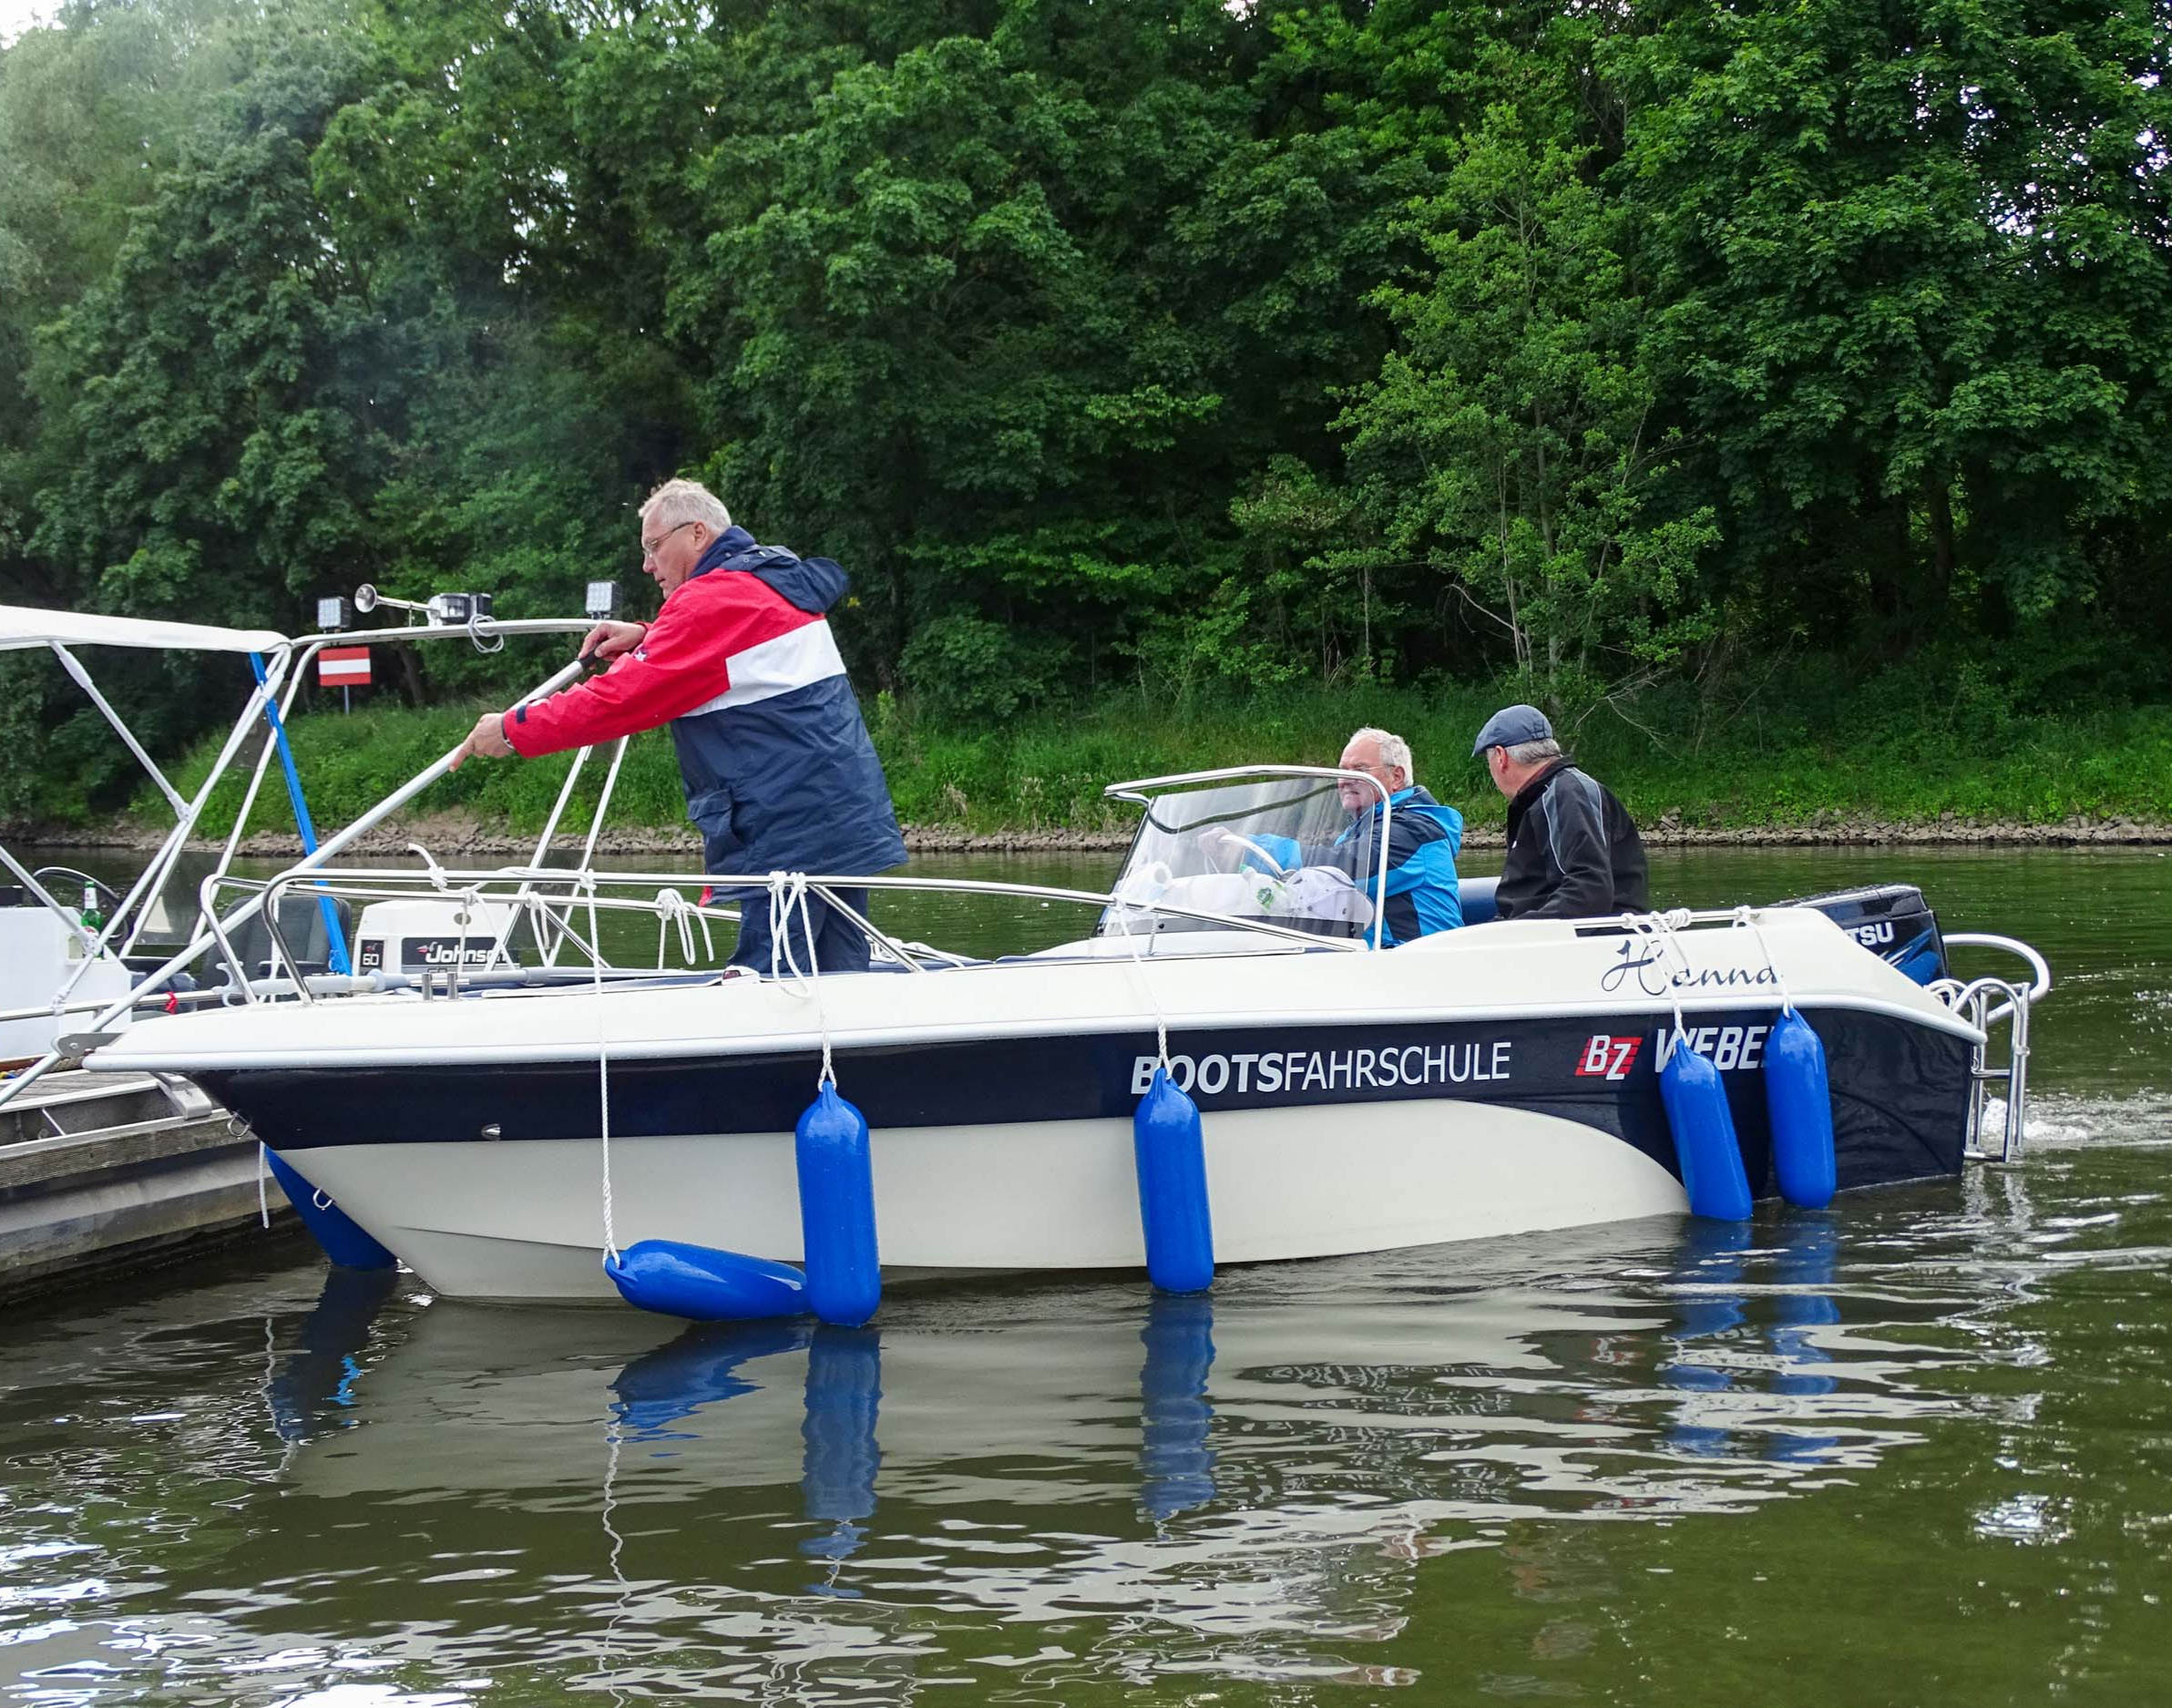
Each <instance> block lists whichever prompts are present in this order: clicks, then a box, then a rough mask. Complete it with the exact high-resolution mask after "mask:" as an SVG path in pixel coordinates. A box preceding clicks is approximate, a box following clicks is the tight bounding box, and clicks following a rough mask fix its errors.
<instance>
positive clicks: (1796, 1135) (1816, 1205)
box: [1765, 1008, 1839, 1210]
mask: <svg viewBox="0 0 2172 1708" xmlns="http://www.w3.org/2000/svg"><path fill="white" fill-rule="evenodd" d="M1765 1107H1766V1111H1767V1117H1768V1119H1769V1120H1770V1121H1771V1123H1772V1168H1773V1172H1774V1173H1776V1174H1777V1175H1778V1176H1779V1182H1780V1196H1781V1197H1783V1198H1785V1199H1786V1200H1787V1201H1788V1202H1789V1203H1791V1204H1798V1205H1800V1206H1801V1207H1802V1208H1803V1209H1805V1210H1822V1209H1824V1208H1825V1206H1826V1205H1828V1204H1829V1203H1830V1202H1832V1197H1833V1193H1834V1192H1835V1191H1837V1190H1838V1188H1839V1159H1838V1156H1837V1154H1836V1147H1835V1145H1834V1142H1833V1117H1832V1089H1831V1088H1830V1087H1829V1085H1828V1084H1827V1082H1826V1077H1825V1046H1824V1045H1823V1044H1822V1043H1820V1042H1819V1038H1818V1034H1817V1033H1816V1032H1814V1031H1812V1030H1811V1029H1810V1023H1809V1022H1808V1020H1806V1019H1804V1018H1802V1016H1801V1015H1799V1014H1798V1013H1797V1012H1796V1011H1795V1010H1794V1009H1792V1008H1790V1009H1788V1012H1787V1013H1785V1014H1783V1015H1782V1016H1780V1020H1779V1024H1778V1026H1776V1027H1774V1028H1772V1036H1771V1037H1770V1038H1767V1039H1766V1041H1765Z"/></svg>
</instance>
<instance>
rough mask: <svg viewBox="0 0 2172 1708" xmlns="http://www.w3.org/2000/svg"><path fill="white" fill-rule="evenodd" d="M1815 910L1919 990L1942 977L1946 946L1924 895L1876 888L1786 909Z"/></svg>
mask: <svg viewBox="0 0 2172 1708" xmlns="http://www.w3.org/2000/svg"><path fill="white" fill-rule="evenodd" d="M1787 905H1788V906H1790V907H1815V908H1816V909H1817V910H1818V911H1819V913H1821V914H1823V915H1825V916H1826V917H1827V918H1828V919H1830V920H1831V921H1832V922H1833V923H1834V924H1835V925H1837V926H1839V927H1840V929H1841V930H1843V931H1845V932H1846V933H1847V934H1848V935H1849V936H1851V937H1853V938H1854V939H1855V940H1856V941H1857V942H1858V943H1860V944H1861V945H1862V946H1863V947H1865V948H1866V949H1869V950H1870V953H1871V954H1873V955H1875V956H1879V957H1880V959H1881V960H1885V961H1888V962H1890V964H1891V965H1893V966H1895V967H1899V968H1900V970H1901V971H1902V972H1903V973H1906V974H1907V975H1908V976H1909V977H1911V978H1912V979H1914V980H1915V981H1916V983H1917V984H1919V985H1928V984H1929V983H1931V980H1932V979H1934V978H1943V977H1946V944H1945V939H1944V938H1943V937H1941V936H1939V934H1938V916H1937V915H1935V914H1933V913H1932V912H1931V904H1930V903H1929V902H1926V901H1925V900H1924V899H1923V892H1922V891H1921V890H1920V889H1918V888H1916V886H1915V885H1912V884H1878V885H1871V886H1870V887H1869V888H1867V889H1860V890H1835V891H1834V892H1833V893H1832V894H1831V895H1806V896H1804V897H1802V899H1801V900H1799V901H1795V902H1789V903H1788V904H1787Z"/></svg>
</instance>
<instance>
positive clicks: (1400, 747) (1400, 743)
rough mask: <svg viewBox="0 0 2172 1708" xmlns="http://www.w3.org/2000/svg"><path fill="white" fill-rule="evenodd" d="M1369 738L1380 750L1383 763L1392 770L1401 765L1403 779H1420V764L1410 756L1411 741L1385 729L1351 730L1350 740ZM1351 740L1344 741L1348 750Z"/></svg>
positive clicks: (1407, 780)
mask: <svg viewBox="0 0 2172 1708" xmlns="http://www.w3.org/2000/svg"><path fill="white" fill-rule="evenodd" d="M1368 740H1369V741H1372V742H1373V743H1374V744H1375V745H1376V746H1378V749H1379V750H1380V763H1381V764H1383V765H1385V766H1387V767H1388V769H1389V770H1390V771H1393V770H1396V769H1397V768H1398V767H1400V769H1401V771H1402V773H1403V781H1404V782H1417V781H1418V766H1417V764H1416V762H1413V761H1412V759H1411V757H1410V743H1409V742H1408V741H1404V740H1403V738H1402V737H1401V736H1399V735H1390V734H1388V731H1385V730H1375V729H1369V728H1368V729H1363V730H1354V731H1351V732H1350V741H1368ZM1350 741H1345V742H1344V743H1343V749H1344V751H1345V752H1347V751H1348V750H1349V745H1350Z"/></svg>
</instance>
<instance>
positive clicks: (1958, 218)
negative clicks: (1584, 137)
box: [1621, 0, 2172, 641]
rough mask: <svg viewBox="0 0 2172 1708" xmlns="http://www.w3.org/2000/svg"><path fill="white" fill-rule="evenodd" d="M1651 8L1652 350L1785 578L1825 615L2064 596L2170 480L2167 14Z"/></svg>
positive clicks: (1974, 8) (1946, 615) (1862, 618)
mask: <svg viewBox="0 0 2172 1708" xmlns="http://www.w3.org/2000/svg"><path fill="white" fill-rule="evenodd" d="M1645 18H1646V20H1647V23H1648V24H1649V26H1650V33H1649V35H1648V36H1646V37H1645V38H1644V39H1643V40H1641V41H1638V42H1636V43H1635V44H1634V46H1630V47H1628V48H1627V49H1625V50H1624V53H1623V55H1622V58H1621V66H1622V69H1623V73H1624V77H1627V78H1628V79H1629V80H1630V82H1631V84H1632V87H1633V88H1634V95H1635V99H1636V102H1637V114H1636V118H1635V122H1634V139H1635V146H1634V148H1633V149H1632V150H1631V153H1630V157H1629V160H1628V162H1627V164H1626V167H1625V169H1624V170H1625V172H1626V173H1627V175H1628V177H1627V182H1628V187H1629V189H1630V192H1631V193H1632V194H1633V196H1634V200H1635V202H1636V204H1637V206H1638V208H1639V210H1640V213H1641V218H1640V227H1641V229H1642V230H1644V232H1645V234H1646V236H1647V238H1648V240H1649V241H1648V248H1647V253H1648V255H1649V256H1650V258H1651V261H1652V265H1653V267H1654V270H1655V276H1656V279H1657V281H1658V284H1659V288H1660V291H1661V293H1662V295H1663V296H1664V297H1665V308H1664V311H1663V312H1662V314H1661V317H1660V325H1659V337H1658V339H1657V340H1656V341H1655V352H1656V353H1657V357H1658V359H1659V360H1660V361H1661V362H1662V363H1663V364H1664V368H1665V373H1666V374H1667V376H1668V379H1669V383H1670V384H1673V385H1677V386H1679V388H1680V389H1681V393H1682V394H1683V396H1684V398H1685V407H1686V409H1687V411H1688V414H1689V416H1690V418H1691V419H1692V420H1693V421H1694V423H1695V424H1696V429H1697V431H1696V435H1695V436H1696V442H1697V444H1698V445H1699V447H1700V451H1701V453H1702V454H1703V455H1705V456H1706V457H1707V458H1708V463H1707V466H1708V467H1709V469H1710V470H1711V472H1712V476H1713V477H1714V478H1715V479H1716V482H1717V484H1718V486H1719V487H1720V489H1721V490H1722V491H1723V492H1724V499H1725V505H1726V519H1727V527H1728V530H1729V533H1730V536H1731V537H1732V540H1733V542H1734V544H1735V546H1736V547H1737V555H1738V557H1740V559H1741V560H1742V561H1743V563H1744V564H1745V566H1746V567H1749V568H1755V569H1760V570H1762V571H1763V572H1764V574H1765V575H1766V576H1767V585H1768V598H1769V600H1770V602H1771V603H1772V604H1773V605H1775V606H1776V607H1778V608H1782V609H1788V610H1791V611H1792V612H1794V613H1796V614H1798V617H1799V618H1800V619H1803V620H1805V621H1806V622H1808V623H1809V624H1811V625H1813V626H1814V628H1815V629H1817V630H1818V631H1820V632H1822V633H1823V634H1824V635H1825V637H1826V638H1827V639H1830V640H1834V641H1839V640H1844V639H1848V638H1849V627H1848V626H1844V625H1849V626H1854V627H1856V628H1857V629H1859V631H1860V629H1870V630H1871V632H1872V633H1876V632H1878V631H1879V630H1880V629H1883V630H1884V631H1885V632H1888V633H1890V634H1891V635H1893V636H1894V637H1895V638H1896V639H1900V640H1908V639H1913V638H1915V637H1918V636H1921V634H1923V633H1925V632H1928V631H1931V630H1932V629H1935V628H1937V627H1940V626H1942V625H1944V624H1946V623H1948V622H1950V621H1952V619H1955V618H1956V617H1958V618H1959V619H1961V620H1962V621H1963V622H1969V623H1984V624H1989V625H1991V626H1993V628H1998V627H2003V626H2006V625H2009V624H2011V623H2013V622H2014V621H2016V620H2024V621H2025V620H2027V619H2031V618H2034V617H2037V616H2042V615H2045V614H2048V613H2050V612H2053V611H2054V610H2056V611H2059V612H2061V613H2062V614H2063V615H2064V616H2065V617H2068V618H2071V617H2072V615H2073V614H2074V613H2075V609H2077V607H2079V606H2081V605H2083V604H2085V603H2086V602H2087V601H2089V600H2090V599H2092V598H2094V597H2095V594H2096V592H2097V590H2098V588H2100V586H2101V585H2102V582H2103V579H2104V578H2105V576H2106V574H2107V572H2108V571H2112V572H2116V566H2115V565H2114V564H2112V563H2111V562H2109V561H2108V558H2109V554H2108V553H2107V552H2106V550H2105V546H2106V545H2107V544H2108V543H2109V542H2108V540H2107V538H2106V535H2107V530H2113V531H2116V529H2117V528H2118V527H2119V526H2120V525H2121V524H2122V523H2123V522H2131V521H2133V520H2134V519H2136V518H2137V517H2139V516H2142V515H2144V514H2146V513H2155V514H2160V515H2161V514H2162V512H2163V506H2164V504H2165V500H2166V497H2167V489H2166V483H2165V481H2164V479H2163V476H2162V472H2161V470H2162V458H2161V455H2160V454H2159V452H2158V450H2157V446H2158V445H2160V444H2161V443H2162V439H2163V435H2164V429H2165V425H2166V421H2165V409H2166V403H2165V378H2166V374H2165V365H2164V357H2163V351H2164V347H2165V345H2164V327H2165V325H2166V316H2167V306H2168V302H2167V293H2168V291H2172V267H2168V265H2167V258H2168V256H2172V245H2168V241H2167V240H2168V238H2172V231H2167V220H2166V212H2167V208H2166V167H2167V160H2166V154H2165V143H2164V141H2163V138H2165V137H2166V136H2167V134H2168V128H2167V127H2168V122H2172V112H2168V110H2167V101H2168V100H2172V93H2168V92H2167V90H2166V88H2165V87H2164V74H2165V72H2166V70H2167V66H2166V57H2167V36H2166V32H2165V30H2164V27H2163V24H2162V19H2161V15H2159V14H2158V13H2157V11H2156V10H2155V9H2154V8H2152V7H2151V6H2149V5H2144V4H2138V3H2136V4H2126V3H2122V0H2072V3H2068V4H2057V5H2026V6H2023V5H2006V4H1992V5H1977V4H1967V5H1954V4H1948V3H1947V0H1889V3H1888V4H1884V5H1874V6H1868V7H1866V6H1861V5H1846V4H1840V3H1839V0H1808V4H1795V3H1794V0H1789V4H1788V5H1743V6H1730V7H1726V8H1718V7H1711V6H1706V5H1670V6H1666V7H1664V8H1662V9H1661V10H1660V11H1659V12H1657V13H1654V14H1647V15H1645ZM1956 602H1958V603H1956ZM1866 619H1867V620H1866Z"/></svg>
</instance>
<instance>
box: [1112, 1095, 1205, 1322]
mask: <svg viewBox="0 0 2172 1708" xmlns="http://www.w3.org/2000/svg"><path fill="white" fill-rule="evenodd" d="M1132 1161H1133V1164H1134V1166H1135V1167H1136V1168H1137V1170H1138V1173H1139V1222H1140V1224H1141V1226H1142V1228H1143V1229H1144V1230H1145V1233H1146V1273H1147V1276H1148V1278H1149V1279H1151V1280H1152V1281H1153V1284H1154V1285H1155V1286H1157V1287H1159V1288H1161V1289H1162V1290H1163V1292H1164V1293H1201V1292H1204V1291H1205V1289H1206V1288H1208V1287H1210V1286H1212V1285H1213V1284H1214V1218H1213V1216H1212V1214H1211V1213H1210V1212H1209V1209H1208V1205H1207V1196H1206V1141H1205V1140H1204V1137H1203V1135H1202V1134H1201V1131H1200V1126H1199V1106H1198V1105H1197V1104H1196V1103H1194V1102H1193V1101H1192V1099H1190V1098H1188V1097H1186V1096H1185V1095H1184V1094H1183V1092H1182V1091H1180V1090H1178V1089H1176V1087H1175V1086H1173V1084H1171V1083H1170V1080H1169V1072H1168V1069H1165V1068H1156V1069H1154V1075H1153V1084H1152V1085H1150V1086H1148V1087H1147V1088H1146V1095H1145V1096H1144V1097H1142V1098H1141V1099H1139V1107H1138V1108H1137V1109H1136V1110H1133V1111H1132Z"/></svg>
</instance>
